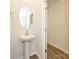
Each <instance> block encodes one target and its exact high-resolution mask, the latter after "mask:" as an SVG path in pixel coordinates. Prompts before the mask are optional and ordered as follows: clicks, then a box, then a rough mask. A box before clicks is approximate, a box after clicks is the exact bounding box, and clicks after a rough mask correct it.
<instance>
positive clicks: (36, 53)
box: [16, 51, 42, 59]
mask: <svg viewBox="0 0 79 59" xmlns="http://www.w3.org/2000/svg"><path fill="white" fill-rule="evenodd" d="M33 55H37V56H38V58H39V59H42V58H41V56H40V54H39V53H38V52H36V51H35V52H32V53H30V56H33ZM16 59H24V56H20V57H18V58H16Z"/></svg>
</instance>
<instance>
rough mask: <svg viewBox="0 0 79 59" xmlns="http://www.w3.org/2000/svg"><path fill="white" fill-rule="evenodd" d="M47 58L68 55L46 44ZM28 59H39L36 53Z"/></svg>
mask: <svg viewBox="0 0 79 59" xmlns="http://www.w3.org/2000/svg"><path fill="white" fill-rule="evenodd" d="M46 52H47V59H69V55H68V54H66V53H65V52H63V51H61V50H59V49H57V48H55V47H54V46H51V45H49V44H47V51H46ZM30 59H39V58H38V57H37V55H34V56H31V57H30Z"/></svg>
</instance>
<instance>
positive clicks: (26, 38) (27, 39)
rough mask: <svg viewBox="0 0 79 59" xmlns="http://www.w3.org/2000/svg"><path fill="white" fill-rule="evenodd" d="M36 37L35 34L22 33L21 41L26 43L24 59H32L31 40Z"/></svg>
mask: <svg viewBox="0 0 79 59" xmlns="http://www.w3.org/2000/svg"><path fill="white" fill-rule="evenodd" d="M34 38H35V37H34V36H33V35H30V34H29V35H22V36H21V37H20V39H21V41H22V42H23V43H24V59H30V54H29V53H30V46H29V45H30V44H29V43H30V41H31V40H33V39H34Z"/></svg>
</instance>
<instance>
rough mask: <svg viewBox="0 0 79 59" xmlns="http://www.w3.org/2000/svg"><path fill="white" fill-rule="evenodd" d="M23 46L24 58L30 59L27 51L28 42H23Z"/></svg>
mask: <svg viewBox="0 0 79 59" xmlns="http://www.w3.org/2000/svg"><path fill="white" fill-rule="evenodd" d="M24 46H25V49H24V50H25V51H24V58H25V59H30V57H29V53H30V51H29V50H30V49H29V41H28V42H25V43H24Z"/></svg>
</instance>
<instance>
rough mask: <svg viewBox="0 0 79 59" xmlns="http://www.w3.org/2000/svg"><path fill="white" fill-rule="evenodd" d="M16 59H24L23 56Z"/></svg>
mask: <svg viewBox="0 0 79 59" xmlns="http://www.w3.org/2000/svg"><path fill="white" fill-rule="evenodd" d="M16 59H24V56H20V57H18V58H16Z"/></svg>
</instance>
